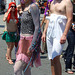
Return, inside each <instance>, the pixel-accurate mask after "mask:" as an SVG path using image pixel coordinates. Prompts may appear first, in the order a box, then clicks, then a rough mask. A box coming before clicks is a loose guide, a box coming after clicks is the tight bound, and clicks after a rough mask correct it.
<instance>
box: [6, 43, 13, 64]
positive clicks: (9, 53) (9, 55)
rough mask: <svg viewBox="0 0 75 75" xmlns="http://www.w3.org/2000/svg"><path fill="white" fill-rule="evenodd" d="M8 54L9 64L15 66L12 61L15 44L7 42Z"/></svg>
mask: <svg viewBox="0 0 75 75" xmlns="http://www.w3.org/2000/svg"><path fill="white" fill-rule="evenodd" d="M7 46H8V47H7V53H6V57H8V59H7V58H6V59H7V60H8V62H9V64H13V62H12V60H11V51H12V49H13V47H14V43H12V42H7Z"/></svg>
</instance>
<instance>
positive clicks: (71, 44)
mask: <svg viewBox="0 0 75 75" xmlns="http://www.w3.org/2000/svg"><path fill="white" fill-rule="evenodd" d="M67 41H68V47H67V49H66V61H65V66H66V70H68V69H71V68H72V56H73V52H74V34H73V32H72V31H71V30H70V31H69V33H68V36H67ZM68 73H73V72H72V71H71V70H69V71H68Z"/></svg>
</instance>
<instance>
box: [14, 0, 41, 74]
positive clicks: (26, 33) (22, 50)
mask: <svg viewBox="0 0 75 75" xmlns="http://www.w3.org/2000/svg"><path fill="white" fill-rule="evenodd" d="M34 2H35V1H34V0H20V3H21V5H20V6H19V7H18V13H19V15H21V31H20V41H19V43H18V51H17V53H16V62H15V65H14V74H15V75H22V71H24V75H31V69H30V67H33V63H34V64H35V66H36V67H39V66H41V60H40V43H41V35H42V34H41V28H40V14H39V8H38V6H37V5H36V4H37V3H36V2H35V3H34Z"/></svg>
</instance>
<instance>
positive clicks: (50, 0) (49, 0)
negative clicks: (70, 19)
mask: <svg viewBox="0 0 75 75" xmlns="http://www.w3.org/2000/svg"><path fill="white" fill-rule="evenodd" d="M52 1H53V0H48V1H47V6H46V9H45V13H44V15H45V16H46V12H47V10H49V7H48V3H49V2H52Z"/></svg>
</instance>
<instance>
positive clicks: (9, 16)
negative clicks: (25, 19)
mask: <svg viewBox="0 0 75 75" xmlns="http://www.w3.org/2000/svg"><path fill="white" fill-rule="evenodd" d="M12 4H14V5H15V6H16V3H15V2H10V3H9V7H8V10H9V9H10V8H11V5H12ZM8 10H7V12H8ZM14 15H15V19H16V20H17V22H16V23H18V18H17V8H15V13H14ZM10 18H12V17H11V12H10V13H9V14H8V17H7V22H8V23H9V21H10Z"/></svg>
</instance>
